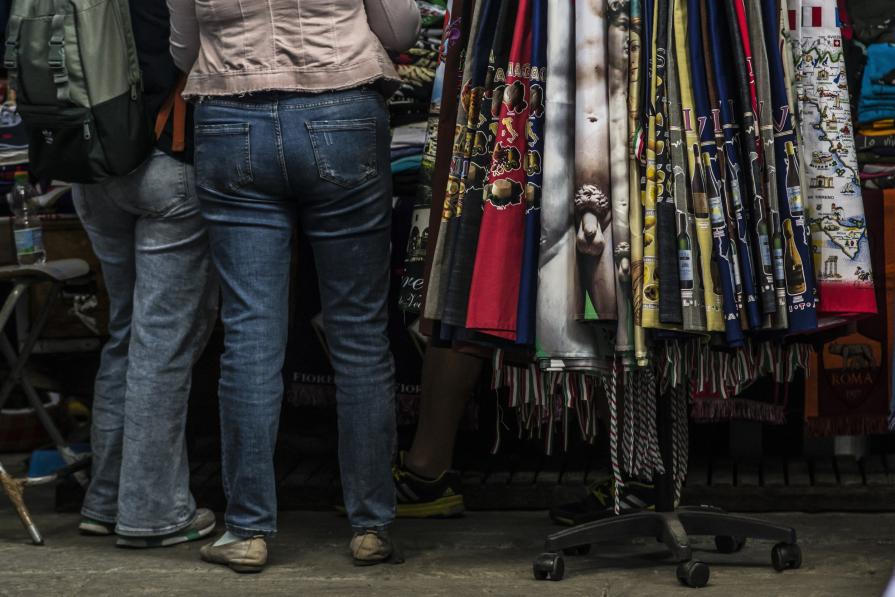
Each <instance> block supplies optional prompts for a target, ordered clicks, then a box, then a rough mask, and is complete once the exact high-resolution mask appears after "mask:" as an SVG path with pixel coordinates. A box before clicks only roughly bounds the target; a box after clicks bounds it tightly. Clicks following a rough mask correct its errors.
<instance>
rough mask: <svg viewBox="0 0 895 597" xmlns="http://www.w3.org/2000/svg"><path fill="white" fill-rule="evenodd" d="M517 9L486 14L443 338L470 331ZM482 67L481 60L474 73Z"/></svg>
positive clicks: (500, 6) (449, 262) (512, 4)
mask: <svg viewBox="0 0 895 597" xmlns="http://www.w3.org/2000/svg"><path fill="white" fill-rule="evenodd" d="M517 6H518V0H510V1H509V2H503V3H500V2H496V3H494V7H493V9H494V10H496V11H497V14H496V15H493V17H494V20H493V21H492V20H490V18H491V17H492V13H491V11H490V10H489V12H488V14H487V15H485V14H484V13H483V16H487V17H489V19H488V23H487V24H486V25H484V26H490V27H491V28H492V31H494V30H495V29H496V31H494V36H493V38H491V39H490V40H488V44H487V45H486V43H485V42H486V40H485V39H483V40H482V45H480V46H478V47H476V49H475V51H476V52H477V53H478V54H479V55H480V56H481V58H482V60H483V61H484V76H483V77H482V79H480V80H481V81H482V84H481V87H480V88H479V89H473V91H472V95H473V96H474V100H473V101H476V102H477V105H478V107H477V109H476V117H475V119H474V120H472V119H470V121H469V126H468V127H467V141H466V142H467V144H468V145H469V147H468V154H469V156H470V157H469V161H468V162H467V164H466V166H465V169H464V170H463V178H462V180H461V183H460V200H459V202H458V204H457V208H456V212H457V214H456V219H455V221H454V222H452V226H453V231H454V235H453V240H454V242H453V250H452V251H451V252H450V254H449V256H448V257H446V262H445V264H444V269H443V270H442V271H443V276H444V277H445V282H443V289H444V298H443V303H444V313H443V314H442V322H443V324H444V325H443V326H442V331H443V335H444V336H446V335H448V334H451V333H452V332H451V328H462V327H465V326H466V321H467V313H468V311H467V307H468V305H469V291H470V284H471V281H472V275H473V268H474V266H475V260H476V255H477V253H478V242H479V233H480V228H481V222H482V201H483V197H484V192H485V185H486V184H487V181H488V171H489V169H490V168H491V160H492V154H493V150H494V143H495V135H496V132H497V126H496V123H497V120H498V116H499V114H500V106H501V103H502V99H503V81H504V80H505V78H506V66H505V65H506V64H507V61H508V60H509V55H510V43H511V41H512V35H513V26H514V23H515V16H516V8H517ZM501 65H503V66H501ZM478 66H479V64H478V58H476V63H475V66H474V67H475V68H478ZM475 76H478V73H476V75H475ZM517 292H518V291H517ZM517 296H518V295H517Z"/></svg>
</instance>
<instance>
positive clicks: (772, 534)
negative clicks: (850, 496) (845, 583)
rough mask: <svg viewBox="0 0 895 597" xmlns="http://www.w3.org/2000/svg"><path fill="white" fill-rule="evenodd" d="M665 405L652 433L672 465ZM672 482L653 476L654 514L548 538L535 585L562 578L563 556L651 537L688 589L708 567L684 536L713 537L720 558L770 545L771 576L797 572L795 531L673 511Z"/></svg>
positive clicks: (713, 513) (700, 511) (697, 510)
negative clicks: (752, 544)
mask: <svg viewBox="0 0 895 597" xmlns="http://www.w3.org/2000/svg"><path fill="white" fill-rule="evenodd" d="M669 402H670V400H668V399H660V400H658V402H657V407H658V408H657V410H658V413H657V431H658V435H659V448H660V450H661V453H662V460H663V461H664V462H672V454H673V445H672V433H671V427H672V418H671V409H670V407H669ZM673 484H674V481H673V479H672V477H671V475H670V474H664V475H657V476H656V479H655V485H656V510H655V511H647V510H643V511H637V512H631V513H628V514H622V515H620V516H613V517H610V518H605V519H602V520H596V521H593V522H589V523H585V524H581V525H578V526H575V527H572V528H568V529H564V530H562V531H559V532H556V533H553V534H551V535H550V536H548V537H547V540H546V542H545V552H544V553H542V554H541V555H539V556H538V557H537V558H535V560H534V563H533V571H534V576H535V578H536V579H538V580H547V579H549V580H562V578H563V576H564V575H565V560H564V558H563V555H585V554H587V553H588V552H589V551H590V546H591V545H592V544H594V543H602V542H604V541H613V540H615V541H617V540H620V539H621V540H623V539H633V538H635V537H655V538H656V540H657V541H659V542H661V543H663V544H664V545H665V546H666V547H668V549H669V551H670V552H671V555H672V557H673V559H674V561H675V562H676V563H677V570H676V574H677V579H678V581H680V582H681V584H684V585H687V586H690V587H704V586H706V585H707V584H708V582H709V567H708V565H707V564H706V563H705V562H701V561H699V560H695V559H693V550H692V548H691V547H690V539H689V535H707V536H710V537H714V538H715V547H716V548H717V550H718V551H719V552H720V553H725V554H733V553H736V552H738V551H740V550H741V549H742V548H743V546H744V545H745V544H746V540H747V539H764V540H770V541H774V542H775V545H774V547H773V549H772V550H771V562H772V564H773V566H774V568H775V569H776V570H777V571H780V572H782V571H783V570H787V569H797V568H799V567H800V566H801V565H802V552H801V549H800V548H799V545H798V543H797V541H796V531H795V529H793V528H791V527H787V526H781V525H777V524H772V523H769V522H765V521H763V520H759V519H756V518H750V517H746V516H738V515H735V514H728V513H727V512H724V511H723V510H720V509H719V508H714V507H711V506H698V507H681V508H677V509H675V506H674V503H675V500H674V486H673Z"/></svg>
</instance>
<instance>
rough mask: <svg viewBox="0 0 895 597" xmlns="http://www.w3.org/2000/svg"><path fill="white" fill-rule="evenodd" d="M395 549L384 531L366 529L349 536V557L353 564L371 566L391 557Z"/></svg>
mask: <svg viewBox="0 0 895 597" xmlns="http://www.w3.org/2000/svg"><path fill="white" fill-rule="evenodd" d="M394 552H395V549H394V546H393V545H392V541H391V539H389V536H388V533H387V532H385V531H372V530H366V531H361V532H358V533H355V534H354V537H352V538H351V557H352V558H353V559H354V565H355V566H372V565H374V564H382V563H383V562H388V561H389V560H391V559H392V555H394Z"/></svg>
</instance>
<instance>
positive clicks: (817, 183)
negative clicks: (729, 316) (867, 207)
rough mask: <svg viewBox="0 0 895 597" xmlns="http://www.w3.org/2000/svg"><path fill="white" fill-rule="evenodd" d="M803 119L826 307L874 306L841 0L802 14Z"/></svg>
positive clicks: (827, 0) (811, 4)
mask: <svg viewBox="0 0 895 597" xmlns="http://www.w3.org/2000/svg"><path fill="white" fill-rule="evenodd" d="M797 16H798V18H797V19H796V20H797V24H798V26H799V29H798V39H799V41H800V47H801V57H800V59H799V62H798V65H797V71H798V83H797V86H798V97H799V113H800V116H801V118H800V124H801V129H802V137H803V146H804V154H805V157H806V159H805V165H806V170H807V176H808V196H807V204H808V205H807V207H808V218H809V222H810V225H811V231H812V234H811V239H812V245H813V247H812V251H813V255H814V269H815V274H816V276H817V285H818V295H819V297H818V298H819V304H818V311H819V313H874V312H876V300H875V298H874V292H873V270H872V267H871V262H870V244H869V242H868V239H867V223H866V219H865V217H864V204H863V201H862V199H861V187H860V181H859V178H858V164H857V160H856V157H855V147H854V137H853V135H852V130H851V126H852V120H851V108H850V106H849V102H848V89H847V84H846V82H845V72H844V62H843V57H842V38H841V36H840V33H839V29H838V28H837V24H836V2H835V0H803V1H802V3H801V13H799V14H797Z"/></svg>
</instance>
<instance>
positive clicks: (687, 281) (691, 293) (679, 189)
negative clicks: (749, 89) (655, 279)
mask: <svg viewBox="0 0 895 597" xmlns="http://www.w3.org/2000/svg"><path fill="white" fill-rule="evenodd" d="M678 16H679V14H678V8H677V6H675V18H677V17H678ZM677 68H678V64H677V59H676V58H672V59H671V60H669V61H668V100H669V101H668V139H669V142H670V148H671V149H670V153H671V164H672V177H673V178H672V180H673V185H674V203H675V207H676V216H677V217H676V221H677V228H676V231H677V256H678V258H677V261H678V267H679V272H680V283H681V310H682V315H683V320H684V321H683V324H684V325H683V327H684V330H685V331H689V332H704V331H705V303H704V296H705V295H704V293H703V287H702V282H703V281H702V269H701V268H700V267H699V263H700V261H699V245H698V244H697V242H696V219H695V217H694V215H693V195H692V194H691V193H690V185H689V177H688V176H687V172H689V168H690V167H689V166H688V164H687V148H686V144H685V143H684V130H683V125H682V121H681V114H682V113H681V91H680V83H679V76H678V72H677Z"/></svg>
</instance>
